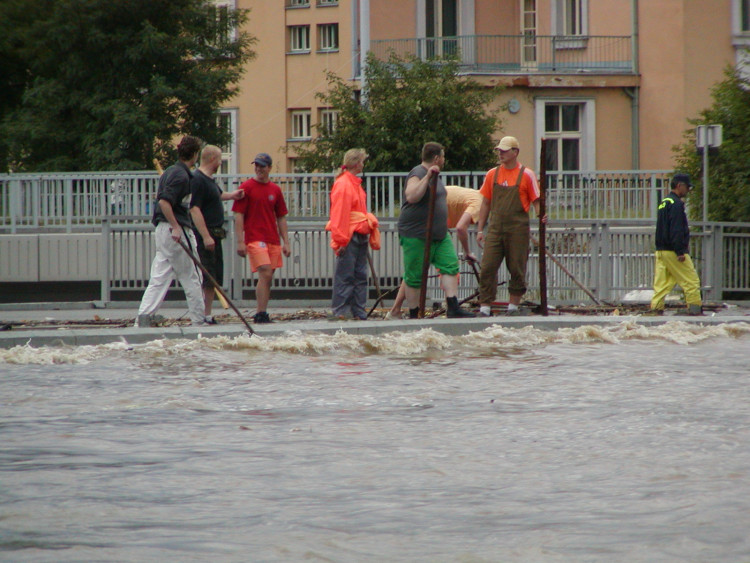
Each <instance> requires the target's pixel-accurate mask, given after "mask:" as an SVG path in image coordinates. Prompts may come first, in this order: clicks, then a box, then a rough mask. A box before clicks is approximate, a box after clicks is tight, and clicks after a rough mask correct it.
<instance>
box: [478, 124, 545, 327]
mask: <svg viewBox="0 0 750 563" xmlns="http://www.w3.org/2000/svg"><path fill="white" fill-rule="evenodd" d="M495 152H496V153H497V156H498V161H499V163H500V166H498V167H497V168H493V169H492V170H490V171H489V172H487V175H486V176H485V178H484V184H482V188H481V189H480V190H479V192H480V193H481V194H482V196H484V197H483V200H482V208H481V209H480V210H479V222H478V231H477V242H478V243H479V246H481V247H483V248H484V255H483V256H482V271H481V275H480V277H479V303H480V309H479V312H480V314H481V315H482V316H485V317H489V316H491V315H492V310H491V308H490V306H491V304H492V302H493V301H494V300H495V296H496V294H497V270H498V268H499V267H500V264H502V262H503V260H505V265H506V267H507V268H508V272H509V273H510V283H509V285H508V292H509V294H510V298H509V303H508V315H511V316H516V315H519V314H520V310H519V308H518V305H519V304H520V303H521V297H523V294H524V293H526V262H527V260H528V258H529V236H530V234H529V207H530V206H531V205H533V206H534V211H536V214H537V216H538V215H539V184H538V183H537V180H536V175H535V174H534V172H533V171H532V170H530V169H528V168H526V167H525V166H522V165H521V164H520V163H519V162H518V153H519V147H518V141H517V140H516V138H515V137H503V138H502V139H501V140H500V143H499V144H498V145H497V147H495ZM490 211H491V212H492V214H491V219H490V222H489V226H488V228H487V234H486V236H485V234H484V226H485V224H486V223H487V217H488V216H489V215H490ZM542 221H544V222H545V223H546V222H547V216H546V215H545V216H544V217H543V218H542Z"/></svg>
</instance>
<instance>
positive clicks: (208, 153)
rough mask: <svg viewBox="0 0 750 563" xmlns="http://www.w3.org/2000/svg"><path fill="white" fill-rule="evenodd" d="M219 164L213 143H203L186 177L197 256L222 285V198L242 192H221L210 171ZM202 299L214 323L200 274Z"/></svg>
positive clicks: (210, 294)
mask: <svg viewBox="0 0 750 563" xmlns="http://www.w3.org/2000/svg"><path fill="white" fill-rule="evenodd" d="M220 166H221V149H220V148H219V147H217V146H215V145H206V146H205V147H203V151H202V152H201V165H200V167H199V168H198V170H196V171H195V172H194V173H193V177H192V178H191V179H190V191H191V192H192V194H193V201H192V203H191V207H190V216H191V217H192V218H193V230H194V231H195V237H196V239H197V241H198V256H200V259H201V263H202V264H203V266H204V267H205V268H206V270H207V271H208V272H209V273H210V274H211V275H212V276H213V278H214V279H215V280H216V281H217V282H218V284H219V285H224V251H223V249H222V244H221V241H222V240H223V239H224V238H225V237H226V236H227V233H226V230H225V229H224V203H223V202H224V201H227V200H237V199H241V198H242V197H244V195H245V192H244V191H242V190H235V191H233V192H224V191H222V189H221V188H220V187H219V186H218V185H217V184H216V182H215V181H214V174H216V171H217V170H218V169H219V167H220ZM203 299H204V303H205V309H204V313H205V316H206V322H207V323H208V324H216V321H215V320H214V318H213V317H212V316H211V309H212V306H213V301H214V287H213V284H212V283H211V282H210V281H209V280H208V277H206V276H204V279H203Z"/></svg>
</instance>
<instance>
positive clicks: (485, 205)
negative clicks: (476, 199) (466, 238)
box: [477, 196, 490, 247]
mask: <svg viewBox="0 0 750 563" xmlns="http://www.w3.org/2000/svg"><path fill="white" fill-rule="evenodd" d="M489 216H490V200H489V199H487V198H486V197H484V196H482V207H480V208H479V221H478V222H477V244H479V246H480V247H482V246H484V226H485V225H486V224H487V217H489Z"/></svg>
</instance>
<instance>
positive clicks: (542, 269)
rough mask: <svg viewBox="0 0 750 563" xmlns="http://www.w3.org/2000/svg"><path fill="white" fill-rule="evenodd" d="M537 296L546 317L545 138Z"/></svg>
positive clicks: (545, 141)
mask: <svg viewBox="0 0 750 563" xmlns="http://www.w3.org/2000/svg"><path fill="white" fill-rule="evenodd" d="M539 184H540V185H539V296H540V300H541V303H540V312H541V314H542V316H543V317H546V316H547V315H548V314H549V312H548V310H547V225H546V224H545V223H544V221H543V220H542V218H543V217H544V216H545V215H546V214H547V198H546V193H547V139H542V148H541V151H540V154H539Z"/></svg>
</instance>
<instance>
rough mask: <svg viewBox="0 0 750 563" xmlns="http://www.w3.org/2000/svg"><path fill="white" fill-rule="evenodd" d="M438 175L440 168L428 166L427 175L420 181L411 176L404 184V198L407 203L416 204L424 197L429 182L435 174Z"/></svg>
mask: <svg viewBox="0 0 750 563" xmlns="http://www.w3.org/2000/svg"><path fill="white" fill-rule="evenodd" d="M439 173H440V167H438V166H430V167H429V168H428V169H427V174H425V176H424V178H422V179H421V180H420V179H419V178H417V177H416V176H412V177H411V178H409V179H408V180H407V182H406V189H405V190H404V197H405V198H406V201H408V202H409V203H417V202H418V201H419V200H421V199H422V198H423V197H424V194H425V192H426V191H427V187H428V186H429V184H430V180H432V177H433V176H435V175H436V174H439Z"/></svg>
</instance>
